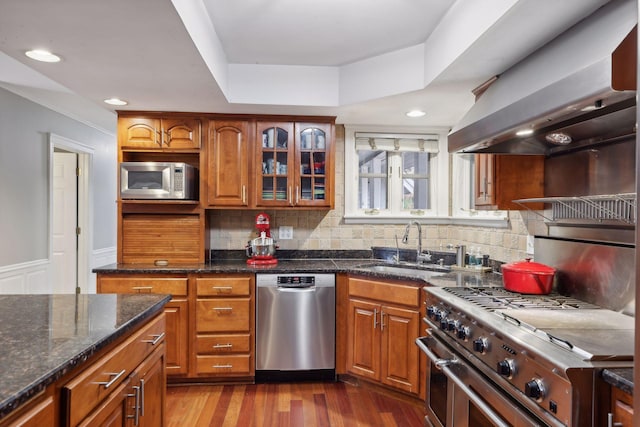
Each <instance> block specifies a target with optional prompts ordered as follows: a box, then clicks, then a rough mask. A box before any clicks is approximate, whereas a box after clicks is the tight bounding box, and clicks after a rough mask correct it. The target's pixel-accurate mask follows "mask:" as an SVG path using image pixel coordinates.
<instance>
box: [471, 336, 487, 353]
mask: <svg viewBox="0 0 640 427" xmlns="http://www.w3.org/2000/svg"><path fill="white" fill-rule="evenodd" d="M488 350H489V340H487V339H486V338H478V339H475V340H473V351H476V352H478V353H482V354H485V353H486V352H487V351H488Z"/></svg>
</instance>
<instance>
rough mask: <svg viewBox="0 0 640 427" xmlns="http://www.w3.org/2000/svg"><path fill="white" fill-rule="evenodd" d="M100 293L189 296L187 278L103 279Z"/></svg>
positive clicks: (99, 288)
mask: <svg viewBox="0 0 640 427" xmlns="http://www.w3.org/2000/svg"><path fill="white" fill-rule="evenodd" d="M98 292H100V293H114V294H135V293H149V294H151V293H153V294H171V295H180V296H184V295H187V278H186V277H185V278H181V277H180V278H168V279H160V278H158V279H154V278H144V277H141V278H122V277H101V278H100V284H99V285H98Z"/></svg>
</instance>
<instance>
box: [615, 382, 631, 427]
mask: <svg viewBox="0 0 640 427" xmlns="http://www.w3.org/2000/svg"><path fill="white" fill-rule="evenodd" d="M611 412H612V413H613V423H614V424H613V425H615V426H619V427H631V426H632V425H633V396H631V395H630V394H628V393H625V392H623V391H622V390H620V389H619V388H616V387H612V388H611ZM616 423H618V424H616Z"/></svg>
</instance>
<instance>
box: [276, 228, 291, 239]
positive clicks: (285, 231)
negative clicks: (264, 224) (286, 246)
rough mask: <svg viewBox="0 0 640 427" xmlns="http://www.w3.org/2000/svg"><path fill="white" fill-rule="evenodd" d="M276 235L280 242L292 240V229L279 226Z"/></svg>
mask: <svg viewBox="0 0 640 427" xmlns="http://www.w3.org/2000/svg"><path fill="white" fill-rule="evenodd" d="M278 234H279V235H280V240H290V239H293V227H290V226H287V225H281V226H280V229H279V231H278Z"/></svg>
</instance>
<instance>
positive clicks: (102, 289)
mask: <svg viewBox="0 0 640 427" xmlns="http://www.w3.org/2000/svg"><path fill="white" fill-rule="evenodd" d="M97 289H98V293H120V294H134V293H156V294H170V295H171V301H169V302H168V303H167V305H165V307H164V313H165V317H166V365H167V375H169V376H171V375H178V376H179V375H187V373H188V368H189V362H188V360H189V358H188V356H189V353H188V351H189V347H188V341H189V303H188V278H187V276H184V275H182V276H181V275H173V276H158V275H142V274H136V275H129V274H127V275H123V274H115V275H108V274H102V273H99V274H98V277H97Z"/></svg>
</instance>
